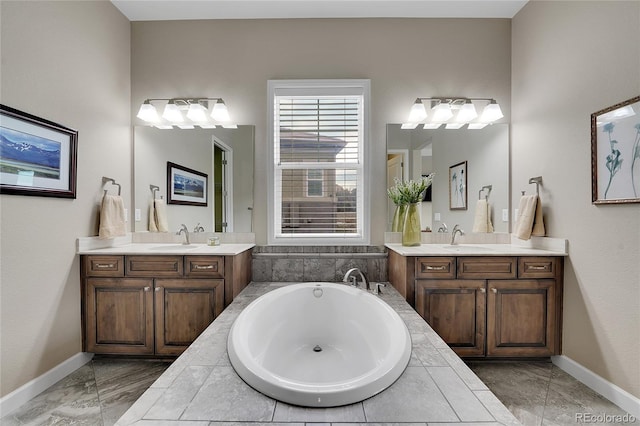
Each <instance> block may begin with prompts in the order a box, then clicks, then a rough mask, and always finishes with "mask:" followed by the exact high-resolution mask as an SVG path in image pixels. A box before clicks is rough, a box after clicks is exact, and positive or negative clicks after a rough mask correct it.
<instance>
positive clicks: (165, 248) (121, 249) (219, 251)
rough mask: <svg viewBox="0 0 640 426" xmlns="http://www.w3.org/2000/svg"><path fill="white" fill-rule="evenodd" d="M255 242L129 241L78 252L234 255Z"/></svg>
mask: <svg viewBox="0 0 640 426" xmlns="http://www.w3.org/2000/svg"><path fill="white" fill-rule="evenodd" d="M253 247H255V244H247V243H236V244H228V243H224V244H220V245H219V246H208V245H206V244H189V245H183V244H179V243H178V244H176V243H173V244H172V243H129V244H122V245H116V246H112V247H104V248H87V249H79V250H78V254H116V255H118V254H122V255H124V254H137V255H142V254H144V255H160V254H162V255H167V254H173V255H178V256H182V255H217V256H235V255H237V254H240V253H242V252H244V251H247V250H249V249H252V248H253Z"/></svg>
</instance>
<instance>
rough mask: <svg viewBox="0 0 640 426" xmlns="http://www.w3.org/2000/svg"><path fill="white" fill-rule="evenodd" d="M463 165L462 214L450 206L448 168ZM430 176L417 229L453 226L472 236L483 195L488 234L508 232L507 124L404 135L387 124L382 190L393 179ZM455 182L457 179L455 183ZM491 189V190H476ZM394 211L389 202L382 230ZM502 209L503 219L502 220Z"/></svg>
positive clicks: (396, 128)
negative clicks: (490, 227) (488, 212)
mask: <svg viewBox="0 0 640 426" xmlns="http://www.w3.org/2000/svg"><path fill="white" fill-rule="evenodd" d="M463 162H466V173H467V176H466V188H464V189H466V194H467V196H468V202H467V203H466V209H460V208H456V209H452V208H451V207H450V206H451V204H450V200H449V197H450V184H451V183H450V182H449V171H450V170H449V169H450V167H452V166H455V165H457V164H460V163H463ZM430 173H435V177H434V179H433V185H432V190H431V194H430V198H429V197H427V198H428V199H427V200H425V201H423V202H422V215H421V225H422V229H423V230H424V229H426V228H427V227H428V228H429V229H431V230H432V231H433V232H436V231H438V229H440V228H443V224H446V225H447V227H448V229H449V231H451V229H452V228H453V226H454V225H455V224H459V225H460V227H461V228H462V229H463V230H464V231H465V232H468V233H470V232H472V230H473V223H474V215H475V211H476V205H477V201H478V199H479V198H480V197H482V198H484V197H485V196H487V195H488V199H487V201H488V203H489V205H490V207H491V222H492V224H493V228H494V232H509V213H508V212H509V125H508V124H494V125H490V126H486V127H485V128H484V129H479V130H469V129H455V130H452V129H444V128H442V129H435V130H434V129H422V128H416V129H413V130H404V129H401V128H400V124H387V187H389V186H391V185H393V184H394V178H400V179H404V180H407V179H414V180H416V179H419V178H420V177H421V176H423V175H428V174H430ZM457 181H458V182H460V181H461V180H460V179H458V180H457ZM487 185H491V191H490V192H489V190H488V189H484V190H483V191H482V192H480V191H481V189H482V188H483V187H485V186H487ZM394 210H395V207H394V205H393V203H392V202H391V201H390V200H389V203H388V214H387V230H390V229H391V220H392V218H393V212H394ZM503 210H504V211H505V212H506V220H503Z"/></svg>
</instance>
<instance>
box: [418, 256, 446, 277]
mask: <svg viewBox="0 0 640 426" xmlns="http://www.w3.org/2000/svg"><path fill="white" fill-rule="evenodd" d="M455 277H456V258H455V257H419V258H418V259H417V261H416V278H441V279H442V278H455Z"/></svg>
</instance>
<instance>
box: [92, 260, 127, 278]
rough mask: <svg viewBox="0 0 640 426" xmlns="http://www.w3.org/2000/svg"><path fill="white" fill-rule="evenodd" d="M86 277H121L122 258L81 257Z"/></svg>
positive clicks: (122, 272)
mask: <svg viewBox="0 0 640 426" xmlns="http://www.w3.org/2000/svg"><path fill="white" fill-rule="evenodd" d="M83 259H84V260H83V261H84V271H85V275H86V276H88V277H123V276H124V256H83Z"/></svg>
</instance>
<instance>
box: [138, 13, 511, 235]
mask: <svg viewBox="0 0 640 426" xmlns="http://www.w3.org/2000/svg"><path fill="white" fill-rule="evenodd" d="M131 31H132V32H131V41H132V58H131V61H132V74H131V78H132V97H131V100H132V108H133V109H134V110H135V111H132V119H133V120H134V123H135V122H136V120H137V119H135V117H134V115H135V112H136V111H137V108H138V107H139V105H140V103H141V102H142V101H143V100H144V99H146V98H150V97H173V96H199V95H202V96H220V97H222V98H224V99H225V101H226V103H227V106H228V107H229V111H230V114H231V116H232V119H233V120H235V121H237V122H238V123H239V124H255V125H256V134H255V135H256V139H255V146H256V156H255V171H254V173H255V187H254V206H255V207H254V209H255V210H254V214H255V226H254V229H255V233H256V241H257V243H258V244H266V242H267V210H266V206H267V199H266V196H267V187H266V183H267V158H268V155H267V154H268V151H267V134H266V133H267V125H266V120H267V80H269V79H304V78H312V79H318V78H319V79H322V78H336V79H347V78H367V79H371V92H372V95H371V102H372V105H371V106H372V114H371V123H372V125H371V158H372V159H373V170H374V172H373V176H372V178H371V181H370V185H371V188H374V191H373V193H372V198H371V200H372V205H371V209H370V211H371V214H372V218H371V233H372V236H371V243H372V244H382V243H383V239H384V229H385V224H386V209H387V207H386V206H387V199H386V193H385V191H384V190H383V189H379V188H385V187H386V176H385V172H384V171H385V170H386V165H385V164H386V155H385V154H386V152H385V151H386V149H385V147H386V142H385V139H386V138H385V125H386V123H399V122H402V121H404V120H406V118H407V115H408V113H409V108H410V107H411V105H412V103H413V101H414V100H415V98H416V97H417V96H456V95H459V96H468V97H487V96H490V97H495V98H496V99H497V100H498V102H499V103H500V105H501V107H502V109H503V111H504V112H505V118H504V119H503V121H504V122H508V121H509V112H510V97H511V95H510V79H511V76H510V72H511V68H510V67H511V57H510V55H511V21H510V20H508V19H494V20H492V19H487V20H485V19H483V20H480V19H404V20H403V19H298V20H275V19H274V20H253V21H252V20H237V21H171V22H134V23H132V30H131ZM375 188H378V190H375Z"/></svg>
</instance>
